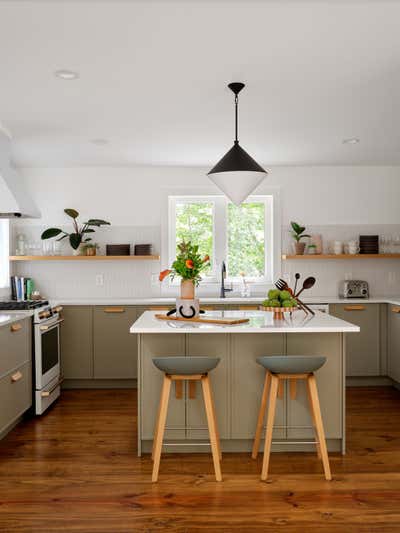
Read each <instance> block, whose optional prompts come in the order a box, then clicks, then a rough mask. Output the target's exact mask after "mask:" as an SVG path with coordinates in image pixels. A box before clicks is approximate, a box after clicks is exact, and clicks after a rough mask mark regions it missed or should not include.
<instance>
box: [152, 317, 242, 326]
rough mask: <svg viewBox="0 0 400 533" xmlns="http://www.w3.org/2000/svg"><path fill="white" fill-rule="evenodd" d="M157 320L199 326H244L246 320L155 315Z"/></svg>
mask: <svg viewBox="0 0 400 533" xmlns="http://www.w3.org/2000/svg"><path fill="white" fill-rule="evenodd" d="M155 317H156V318H158V319H159V320H174V321H175V322H197V323H200V324H219V325H221V326H234V325H235V324H246V323H247V322H249V319H248V318H182V317H180V316H167V315H158V314H157V315H155Z"/></svg>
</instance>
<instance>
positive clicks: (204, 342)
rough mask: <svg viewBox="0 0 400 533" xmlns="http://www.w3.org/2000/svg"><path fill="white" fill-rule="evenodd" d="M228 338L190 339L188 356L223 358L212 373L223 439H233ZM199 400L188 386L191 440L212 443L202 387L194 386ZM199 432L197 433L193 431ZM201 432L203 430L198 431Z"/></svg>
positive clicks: (224, 335) (187, 414)
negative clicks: (209, 440)
mask: <svg viewBox="0 0 400 533" xmlns="http://www.w3.org/2000/svg"><path fill="white" fill-rule="evenodd" d="M228 342H229V338H228V335H227V334H221V335H220V334H218V333H215V334H214V333H213V334H210V335H187V349H186V353H187V355H192V356H199V355H200V356H201V355H206V356H210V357H219V358H220V362H219V363H218V366H217V367H216V368H214V370H212V371H211V372H210V381H211V389H212V394H213V398H214V405H215V412H216V416H217V424H218V430H219V433H220V437H221V439H228V438H230V431H229V429H230V428H229V408H228V406H229V385H228V384H229V361H228V357H229V356H228V353H229V352H228ZM192 386H193V387H194V389H195V396H196V397H195V398H193V399H191V398H190V397H189V394H188V387H189V386H188V384H186V389H187V390H186V398H187V399H186V402H187V403H186V405H187V412H186V420H187V427H188V428H189V429H188V431H187V438H189V439H203V438H204V439H208V437H209V435H208V429H207V418H206V413H205V409H204V400H203V392H202V386H201V383H200V382H194V383H193V385H192ZM191 428H196V429H191ZM197 428H200V429H197Z"/></svg>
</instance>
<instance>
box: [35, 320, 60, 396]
mask: <svg viewBox="0 0 400 533" xmlns="http://www.w3.org/2000/svg"><path fill="white" fill-rule="evenodd" d="M61 322H62V320H57V321H56V322H53V323H49V324H43V325H42V324H36V325H35V368H36V389H37V390H41V389H43V388H45V387H46V385H48V384H49V383H50V382H51V381H52V380H54V378H58V377H59V376H60V372H61V365H60V324H61Z"/></svg>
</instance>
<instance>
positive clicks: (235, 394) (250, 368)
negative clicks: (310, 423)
mask: <svg viewBox="0 0 400 533" xmlns="http://www.w3.org/2000/svg"><path fill="white" fill-rule="evenodd" d="M231 353H232V360H231V365H232V368H231V390H230V398H231V403H232V412H231V427H232V434H231V438H233V439H253V438H254V433H255V430H256V424H257V417H258V411H259V409H260V402H261V395H262V390H263V387H264V380H265V370H264V368H263V367H262V366H261V365H259V364H258V363H257V361H256V359H257V357H260V356H262V355H284V354H285V338H284V335H283V334H280V333H273V334H268V333H266V334H265V335H264V334H262V333H257V334H251V333H248V334H247V333H236V334H231ZM285 413H286V397H285V396H284V397H283V398H282V399H278V402H277V406H276V415H275V426H285V425H286V414H285ZM265 423H266V420H265V421H264V425H265ZM273 435H274V438H285V437H286V430H285V429H274V433H273Z"/></svg>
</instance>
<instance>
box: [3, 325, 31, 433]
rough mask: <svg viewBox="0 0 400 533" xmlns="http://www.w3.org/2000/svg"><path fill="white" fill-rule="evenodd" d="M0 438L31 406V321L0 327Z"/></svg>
mask: <svg viewBox="0 0 400 533" xmlns="http://www.w3.org/2000/svg"><path fill="white" fill-rule="evenodd" d="M0 354H1V357H0V436H4V435H5V434H6V433H7V432H8V431H9V430H10V429H11V428H12V427H13V425H14V424H15V422H16V421H17V419H18V417H20V416H21V415H22V414H23V413H24V412H25V411H27V410H28V409H29V408H30V407H31V405H32V366H31V365H32V362H31V361H32V322H31V318H30V317H29V318H25V319H23V320H20V321H18V322H13V323H11V324H7V325H4V326H1V327H0Z"/></svg>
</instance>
